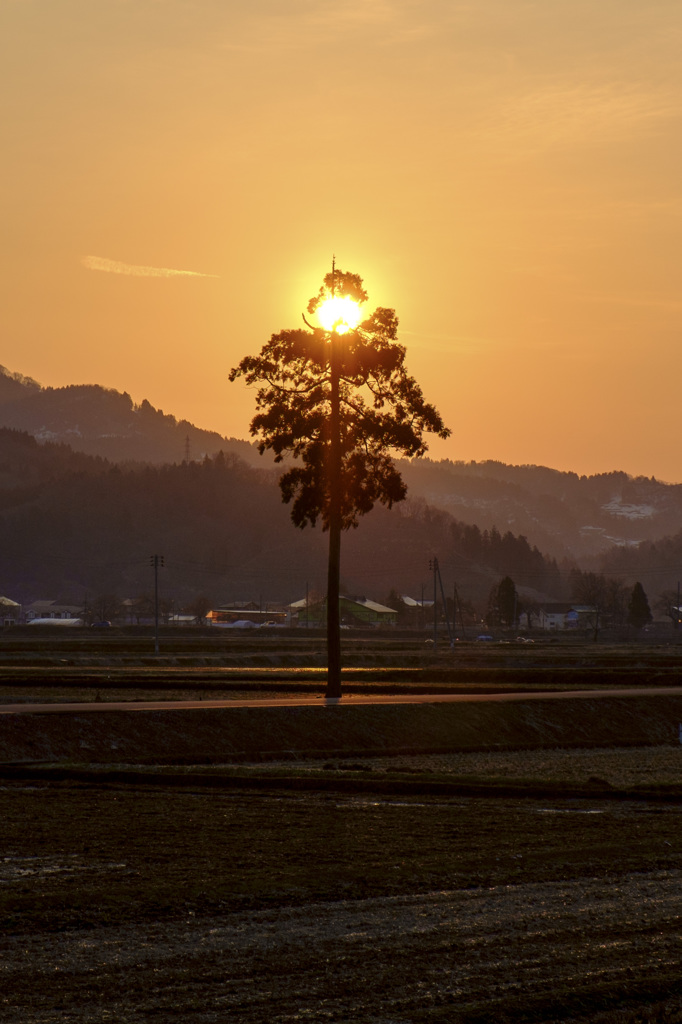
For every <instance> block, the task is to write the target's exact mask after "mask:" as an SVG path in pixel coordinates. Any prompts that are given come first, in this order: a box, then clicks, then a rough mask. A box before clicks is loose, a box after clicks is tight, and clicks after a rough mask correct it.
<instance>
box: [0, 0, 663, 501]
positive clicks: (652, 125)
mask: <svg viewBox="0 0 682 1024" xmlns="http://www.w3.org/2000/svg"><path fill="white" fill-rule="evenodd" d="M680 52H682V5H680V3H679V0H647V3H646V4H645V3H642V0H600V2H599V3H595V2H594V0H589V2H587V0H476V2H471V0H469V2H461V3H460V2H457V0H346V2H344V3H343V4H332V3H329V2H328V0H249V2H246V0H0V69H1V70H0V74H1V75H2V76H3V79H4V81H3V83H2V100H1V101H0V102H1V104H2V116H1V117H0V133H1V136H2V154H3V156H2V178H3V188H2V190H1V191H0V203H1V204H2V224H3V230H2V232H1V233H0V260H1V269H2V274H1V278H0V279H1V280H2V283H3V288H2V296H1V301H0V324H1V327H2V340H3V345H2V352H0V362H2V363H3V364H4V365H5V366H7V367H9V368H10V369H11V370H16V371H19V372H21V373H25V374H28V375H30V376H33V377H35V378H36V379H37V380H39V381H40V382H41V383H43V384H47V385H52V386H58V385H63V384H69V383H99V384H104V385H107V386H110V387H115V388H118V389H120V390H127V391H129V392H130V394H131V395H132V397H133V399H135V400H136V401H141V400H142V399H143V398H148V399H149V400H150V401H151V402H152V404H154V405H156V406H159V407H161V408H163V409H164V410H165V411H166V412H173V413H174V414H175V415H177V416H178V417H186V418H188V419H190V420H192V421H193V422H195V423H196V424H197V425H198V426H203V427H209V428H212V429H216V430H219V431H220V432H221V433H225V434H228V435H234V436H240V437H244V436H246V434H247V430H248V423H249V420H250V418H251V416H252V414H253V396H252V395H251V394H250V393H249V392H248V390H247V389H246V388H244V386H243V385H242V384H240V383H237V384H233V385H230V384H229V383H228V380H227V375H228V371H229V369H230V367H231V366H233V365H234V364H235V363H236V362H238V361H239V359H240V358H241V357H242V356H243V355H245V354H246V353H248V352H255V351H257V350H258V349H259V348H260V347H261V345H262V344H263V343H264V342H265V341H266V340H267V339H268V337H269V336H270V334H271V333H273V332H275V331H277V330H280V329H281V328H284V327H292V326H299V325H300V323H301V320H300V314H301V311H302V310H304V309H305V305H306V302H307V300H308V298H309V297H310V296H311V295H313V294H315V293H316V292H317V289H318V287H319V284H320V282H321V278H322V276H323V274H324V273H325V272H326V271H327V270H328V269H329V265H330V261H331V256H332V253H336V257H337V263H338V265H339V266H340V267H341V268H342V269H344V270H352V271H355V272H357V273H360V274H361V275H362V276H363V277H364V279H365V285H366V287H367V289H368V291H369V293H370V305H371V306H374V305H384V306H392V307H394V308H395V309H396V311H397V313H398V315H399V317H400V322H401V340H402V341H403V343H404V344H406V345H407V348H408V367H409V369H410V371H411V372H412V373H413V374H414V375H415V376H416V377H417V379H418V380H419V381H420V383H421V384H422V386H423V388H424V391H425V393H426V395H427V397H428V398H429V399H430V400H431V401H433V402H434V403H435V404H436V405H437V406H438V408H439V409H440V411H441V413H442V414H443V416H444V418H445V419H446V422H447V423H448V425H449V426H450V427H451V428H452V432H453V433H452V438H451V439H450V440H449V441H447V442H438V443H434V444H433V445H432V448H431V454H432V455H433V456H434V457H446V456H447V457H449V458H453V459H466V460H468V459H487V458H493V459H500V460H502V461H505V462H512V463H538V464H543V465H548V466H552V467H555V468H558V469H573V470H576V471H578V472H581V473H594V472H600V471H608V470H612V469H624V470H627V471H628V472H631V473H635V474H640V473H641V474H646V475H655V476H657V477H659V478H660V479H663V480H669V481H681V480H682V466H681V465H680V462H679V459H678V456H677V450H676V441H677V433H678V405H679V402H680V398H679V390H680V389H679V382H680V379H681V377H682V351H681V345H680V341H681V337H680V326H681V319H682V318H681V313H682V294H681V290H680V267H681V266H682V259H681V256H682V254H681V252H680V239H681V234H682V232H681V215H682V161H681V159H680V157H681V155H682V124H681V123H680V122H681V117H680V114H681V111H682V62H681V61H680V58H679V55H680ZM89 256H90V257H96V259H95V260H94V261H90V262H87V261H85V262H84V258H85V257H89ZM98 261H99V262H98ZM107 261H109V262H107ZM129 268H137V269H133V271H132V272H127V273H121V272H114V271H116V270H118V271H121V270H124V269H129ZM140 268H142V269H140ZM144 268H169V269H170V270H184V271H193V272H194V274H195V275H210V276H192V275H177V274H173V275H170V274H167V275H165V276H159V275H158V274H151V273H150V272H149V271H148V270H144Z"/></svg>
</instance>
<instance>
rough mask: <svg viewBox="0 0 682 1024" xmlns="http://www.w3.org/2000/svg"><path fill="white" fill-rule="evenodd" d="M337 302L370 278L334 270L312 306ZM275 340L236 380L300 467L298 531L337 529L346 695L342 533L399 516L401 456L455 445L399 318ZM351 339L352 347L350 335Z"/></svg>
mask: <svg viewBox="0 0 682 1024" xmlns="http://www.w3.org/2000/svg"><path fill="white" fill-rule="evenodd" d="M329 299H349V300H351V301H352V302H354V303H356V304H358V305H361V304H362V303H364V302H365V301H366V299H367V293H366V291H365V289H364V288H363V285H362V278H361V277H359V276H358V275H357V274H352V273H344V272H343V271H340V270H336V269H335V268H334V267H332V271H331V273H330V274H327V275H326V276H325V278H324V282H323V284H322V287H321V288H320V291H319V293H318V294H317V295H316V296H315V297H314V298H312V299H311V300H310V302H309V303H308V313H310V314H313V313H315V312H316V311H317V310H318V309H319V308H320V307H321V306H322V305H323V304H324V303H326V302H327V301H328V300H329ZM305 323H306V327H307V328H308V329H295V330H285V331H281V332H280V333H279V334H273V335H272V337H271V339H270V341H269V342H268V343H267V344H266V345H265V346H264V347H263V348H262V349H261V352H260V354H259V355H257V356H246V357H245V358H244V359H242V361H241V362H240V363H239V365H238V366H236V367H235V368H234V369H233V370H232V371H231V373H230V380H232V381H234V380H235V379H236V378H237V377H243V378H244V379H245V381H246V383H247V384H256V385H258V391H257V392H256V408H257V409H258V412H257V414H256V416H255V417H254V418H253V420H252V422H251V427H250V430H251V434H253V435H254V436H257V437H259V439H260V440H259V444H258V448H259V451H260V452H261V454H262V453H263V452H265V451H266V450H271V451H272V452H274V455H275V461H276V462H281V461H282V460H283V459H284V458H285V456H292V457H293V458H294V459H295V460H297V462H298V463H299V464H297V465H294V466H292V467H291V468H289V469H287V470H286V472H285V473H284V474H283V475H282V477H281V479H280V488H281V492H282V499H283V501H284V502H286V503H289V502H291V505H292V508H291V518H292V521H293V522H294V524H295V525H296V526H298V527H301V528H303V527H305V526H306V525H307V524H310V525H311V526H314V525H315V523H316V522H317V521H318V519H319V520H321V522H322V528H323V529H324V530H328V531H329V568H328V578H327V608H328V615H327V652H328V677H327V695H328V696H331V697H336V696H340V693H341V660H340V633H339V607H338V599H339V573H340V547H341V531H342V530H347V529H349V528H350V527H355V526H357V525H358V519H359V517H360V516H362V515H365V514H366V513H367V512H369V511H371V509H372V508H373V507H374V505H375V504H376V502H381V503H382V504H384V505H386V506H387V507H388V508H390V507H391V506H392V505H393V503H394V502H396V501H402V500H403V498H405V496H406V493H407V489H406V487H405V484H404V482H403V480H402V477H401V476H400V473H399V472H398V470H397V469H396V467H395V465H394V463H393V459H392V455H393V454H400V455H404V456H418V455H423V454H424V452H425V451H426V449H427V445H426V442H425V440H424V434H425V433H427V432H432V433H435V434H437V435H438V436H439V437H447V436H448V435H449V433H450V431H449V430H448V429H447V428H446V427H445V425H444V423H443V421H442V419H441V417H440V414H439V413H438V411H437V410H436V409H435V408H434V406H432V405H429V404H428V403H427V402H426V401H425V400H424V396H423V394H422V390H421V388H420V387H419V385H418V384H417V382H416V380H414V378H413V377H411V376H410V375H409V374H408V373H407V370H406V369H405V348H404V347H403V346H402V345H399V344H397V341H396V339H397V332H398V318H397V317H396V315H395V311H394V310H392V309H383V308H379V309H376V310H375V311H374V312H373V313H372V314H371V315H370V316H368V317H367V318H366V319H365V320H363V321H362V322H361V323H360V324H359V325H358V326H357V327H349V326H348V325H347V322H342V320H341V318H339V319H338V320H337V321H336V322H335V323H333V324H332V327H331V329H329V330H325V329H323V328H320V327H314V326H312V325H311V324H309V323H308V322H307V321H305ZM341 335H342V336H343V342H341V337H340V336H341Z"/></svg>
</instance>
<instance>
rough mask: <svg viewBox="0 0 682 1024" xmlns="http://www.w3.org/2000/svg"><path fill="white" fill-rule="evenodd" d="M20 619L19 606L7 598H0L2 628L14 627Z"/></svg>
mask: <svg viewBox="0 0 682 1024" xmlns="http://www.w3.org/2000/svg"><path fill="white" fill-rule="evenodd" d="M20 618H21V605H20V604H18V603H17V602H16V601H12V599H11V598H9V597H0V623H1V624H2V625H3V626H16V624H17V622H18V621H19V619H20Z"/></svg>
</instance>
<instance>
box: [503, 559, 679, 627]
mask: <svg viewBox="0 0 682 1024" xmlns="http://www.w3.org/2000/svg"><path fill="white" fill-rule="evenodd" d="M570 588H571V599H572V601H573V602H574V603H575V604H578V605H585V606H587V607H589V608H591V609H593V615H594V622H593V628H594V629H598V628H599V625H600V624H601V625H604V624H605V623H607V622H608V623H609V624H611V625H628V626H633V627H634V628H635V629H642V628H643V627H644V626H646V625H648V624H649V623H650V622H652V621H653V615H652V613H651V608H650V607H649V600H648V598H647V595H646V593H645V591H644V588H643V586H642V584H641V583H639V582H638V583H635V584H634V586H633V587H628V586H627V585H626V584H625V583H624V582H623V581H622V580H616V579H610V578H608V577H606V576H603V575H600V574H598V573H592V572H581V571H580V570H578V569H576V570H573V572H572V573H571V580H570ZM670 607H672V606H671V605H670V604H666V608H667V609H669V608H670ZM539 612H540V606H539V604H538V602H537V601H534V600H530V599H528V598H527V597H525V596H523V595H522V594H520V593H519V591H518V590H517V588H516V584H515V582H514V580H513V579H512V578H511V577H510V576H505V577H504V578H503V579H502V580H500V582H499V583H498V584H496V585H495V586H494V587H493V589H492V590H491V592H490V597H489V600H488V609H487V621H488V623H489V624H490V625H491V626H506V627H508V628H515V627H516V625H517V624H518V621H519V618H520V616H521V615H522V614H524V613H525V615H526V616H527V618H528V624H529V626H532V620H533V618H534V617H536V616H538V615H539ZM666 614H669V612H668V611H666ZM671 617H672V616H671Z"/></svg>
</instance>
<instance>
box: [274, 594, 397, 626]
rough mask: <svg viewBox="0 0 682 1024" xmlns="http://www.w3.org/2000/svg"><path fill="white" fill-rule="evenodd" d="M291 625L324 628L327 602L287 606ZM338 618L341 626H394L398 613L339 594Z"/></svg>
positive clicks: (300, 603) (384, 606)
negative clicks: (290, 616)
mask: <svg viewBox="0 0 682 1024" xmlns="http://www.w3.org/2000/svg"><path fill="white" fill-rule="evenodd" d="M289 608H290V611H291V615H292V625H298V626H305V625H306V623H307V624H308V625H310V626H316V627H319V626H324V625H325V624H326V621H327V602H326V601H316V602H315V604H310V603H309V604H308V608H307V610H306V601H305V598H303V600H301V601H295V602H294V603H293V604H291V605H289ZM339 617H340V619H341V624H342V625H343V626H374V627H378V626H395V625H396V623H397V621H398V613H397V611H396V610H395V608H387V607H386V605H384V604H379V603H378V602H377V601H370V600H369V599H368V598H366V597H345V596H344V595H342V594H339Z"/></svg>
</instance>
